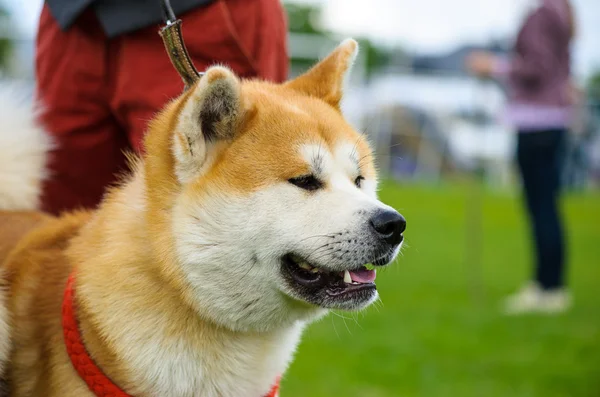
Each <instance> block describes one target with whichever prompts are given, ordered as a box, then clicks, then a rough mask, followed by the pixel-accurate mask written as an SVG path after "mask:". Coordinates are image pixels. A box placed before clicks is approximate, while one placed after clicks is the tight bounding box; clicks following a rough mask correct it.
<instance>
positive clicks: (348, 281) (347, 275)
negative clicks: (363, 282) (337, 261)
mask: <svg viewBox="0 0 600 397" xmlns="http://www.w3.org/2000/svg"><path fill="white" fill-rule="evenodd" d="M344 282H345V283H346V284H352V277H350V272H349V271H348V270H344Z"/></svg>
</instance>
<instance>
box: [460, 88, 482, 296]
mask: <svg viewBox="0 0 600 397" xmlns="http://www.w3.org/2000/svg"><path fill="white" fill-rule="evenodd" d="M473 99H474V104H482V103H485V99H486V97H485V85H484V80H482V79H477V83H476V84H475V90H474V95H473ZM473 108H475V106H474V107H473ZM483 131H484V130H482V132H481V133H484V132H483ZM483 158H484V156H482V155H477V156H476V158H475V169H474V171H472V172H470V173H469V176H468V178H467V192H466V193H467V194H466V199H465V268H466V273H467V284H468V286H469V292H470V295H471V299H472V300H473V302H474V303H475V304H476V305H479V304H480V303H481V302H482V301H483V298H484V287H483V238H484V236H483V194H484V187H485V183H484V182H485V176H486V172H485V164H484V160H483Z"/></svg>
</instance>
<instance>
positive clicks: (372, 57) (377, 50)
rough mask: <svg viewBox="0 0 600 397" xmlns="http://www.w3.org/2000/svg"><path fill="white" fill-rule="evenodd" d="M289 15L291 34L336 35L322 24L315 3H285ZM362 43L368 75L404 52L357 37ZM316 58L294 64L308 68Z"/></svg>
mask: <svg viewBox="0 0 600 397" xmlns="http://www.w3.org/2000/svg"><path fill="white" fill-rule="evenodd" d="M284 5H285V9H286V12H287V16H288V26H289V32H290V33H291V34H308V35H316V36H323V37H332V36H336V35H335V33H334V32H330V31H328V30H326V29H324V28H323V27H322V26H321V25H320V24H319V22H320V20H321V18H320V16H321V8H320V6H319V5H315V4H298V3H290V2H286V3H284ZM355 39H356V40H357V41H358V42H359V44H360V50H361V52H362V56H363V57H364V58H365V63H366V65H365V67H366V71H365V73H366V76H367V77H369V76H371V75H372V74H373V73H374V72H376V71H378V70H380V69H382V68H384V67H386V66H388V65H389V64H390V63H391V61H392V59H393V58H394V57H393V55H394V54H395V53H396V52H398V53H400V52H402V51H401V50H400V49H395V50H393V51H392V50H389V49H386V48H383V47H380V46H377V45H375V44H374V43H373V42H372V41H371V40H369V39H367V38H365V37H355ZM313 61H314V60H312V59H311V60H306V59H294V58H292V64H294V66H302V68H304V69H305V68H307V67H309V66H310V65H312V63H313Z"/></svg>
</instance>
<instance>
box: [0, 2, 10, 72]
mask: <svg viewBox="0 0 600 397" xmlns="http://www.w3.org/2000/svg"><path fill="white" fill-rule="evenodd" d="M9 17H10V15H9V13H8V10H7V9H6V8H4V5H3V4H2V2H0V72H2V71H4V70H6V69H7V68H8V62H9V57H10V52H11V50H12V42H11V39H10V37H9V33H10V29H9V26H10V23H9V22H10V21H9V19H10V18H9Z"/></svg>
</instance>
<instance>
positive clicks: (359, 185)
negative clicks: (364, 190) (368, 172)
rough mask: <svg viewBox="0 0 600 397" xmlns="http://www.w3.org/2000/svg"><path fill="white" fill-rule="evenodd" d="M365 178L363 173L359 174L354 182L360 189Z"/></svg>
mask: <svg viewBox="0 0 600 397" xmlns="http://www.w3.org/2000/svg"><path fill="white" fill-rule="evenodd" d="M364 180H365V177H364V176H362V175H359V176H357V177H356V179H355V180H354V184H355V185H356V187H357V188H359V189H360V187H361V186H362V181H364Z"/></svg>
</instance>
